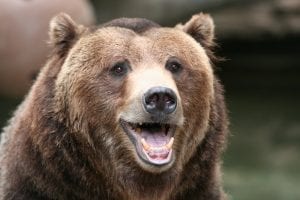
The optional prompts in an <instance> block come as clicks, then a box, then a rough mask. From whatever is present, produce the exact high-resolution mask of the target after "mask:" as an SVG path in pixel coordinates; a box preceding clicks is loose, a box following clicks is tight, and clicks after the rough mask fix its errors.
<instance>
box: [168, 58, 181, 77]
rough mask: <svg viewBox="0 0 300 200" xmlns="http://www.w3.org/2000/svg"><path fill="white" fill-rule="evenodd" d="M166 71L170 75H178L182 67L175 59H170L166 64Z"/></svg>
mask: <svg viewBox="0 0 300 200" xmlns="http://www.w3.org/2000/svg"><path fill="white" fill-rule="evenodd" d="M166 69H167V70H169V71H170V72H171V73H172V74H178V73H179V72H181V70H182V65H181V64H180V62H179V60H178V59H177V58H170V59H169V60H168V61H167V63H166Z"/></svg>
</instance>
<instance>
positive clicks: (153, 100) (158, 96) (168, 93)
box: [143, 87, 177, 114]
mask: <svg viewBox="0 0 300 200" xmlns="http://www.w3.org/2000/svg"><path fill="white" fill-rule="evenodd" d="M143 102H144V107H145V110H146V111H147V112H148V113H151V114H158V113H161V114H170V113H172V112H174V111H175V109H176V105H177V98H176V94H175V93H174V92H173V90H171V89H169V88H165V87H154V88H151V89H150V90H148V91H147V92H146V93H145V95H144V101H143Z"/></svg>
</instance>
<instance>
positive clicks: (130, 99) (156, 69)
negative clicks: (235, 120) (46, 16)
mask: <svg viewBox="0 0 300 200" xmlns="http://www.w3.org/2000/svg"><path fill="white" fill-rule="evenodd" d="M213 38H214V25H213V21H212V19H211V18H210V16H208V15H206V14H202V13H201V14H198V15H195V16H193V17H192V18H191V19H190V20H189V21H188V22H187V23H185V24H179V25H177V26H176V27H174V28H166V27H160V26H159V25H158V24H156V23H154V22H151V21H148V20H145V19H126V18H124V19H117V20H113V21H111V22H108V23H106V24H103V25H102V26H100V27H94V28H86V27H83V26H80V25H77V24H75V23H74V22H73V21H72V19H71V18H70V17H69V16H67V15H65V14H60V15H58V16H56V17H55V18H54V19H53V20H52V21H51V24H50V43H51V44H52V45H53V48H54V53H55V54H56V55H57V56H58V57H60V58H63V64H62V66H61V69H60V71H59V73H58V75H57V79H56V80H55V93H54V99H55V112H56V113H58V115H59V116H60V120H61V121H63V122H64V123H65V124H66V127H67V129H68V130H69V132H70V134H74V136H76V137H80V138H82V140H84V141H85V145H86V146H85V148H89V149H93V151H95V152H96V153H95V155H96V157H95V158H93V159H94V160H96V161H95V162H99V163H100V162H101V163H103V162H106V163H110V166H111V168H112V169H115V170H114V171H115V173H118V172H117V171H118V170H117V169H121V168H122V169H123V170H122V171H124V169H129V168H130V169H131V170H133V171H134V170H142V171H144V172H145V173H151V174H159V173H164V172H166V171H168V170H170V169H174V172H175V171H178V170H180V169H182V168H183V166H184V165H185V164H186V163H187V162H188V161H189V159H190V158H191V157H192V155H193V154H194V153H195V151H196V147H197V146H198V145H199V144H200V143H201V141H202V140H203V138H204V137H205V135H206V132H207V130H208V128H209V120H210V113H211V105H212V104H213V102H214V99H215V98H214V75H213V70H212V65H211V62H210V47H211V46H212V45H213ZM99 165H101V164H99ZM125 171H126V170H125Z"/></svg>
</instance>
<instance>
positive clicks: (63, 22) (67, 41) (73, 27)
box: [49, 13, 83, 56]
mask: <svg viewBox="0 0 300 200" xmlns="http://www.w3.org/2000/svg"><path fill="white" fill-rule="evenodd" d="M81 32H83V26H78V25H77V24H76V23H75V22H74V21H73V20H72V18H71V17H70V16H69V15H67V14H65V13H60V14H58V15H56V16H55V17H53V18H52V20H51V21H50V30H49V37H50V41H49V43H50V45H51V46H52V47H53V48H54V50H55V51H56V53H58V54H60V55H61V56H63V55H65V53H66V52H68V50H69V49H70V48H71V47H72V45H73V44H74V42H75V41H76V40H77V39H78V37H79V35H80V34H81Z"/></svg>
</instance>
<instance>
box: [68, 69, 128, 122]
mask: <svg viewBox="0 0 300 200" xmlns="http://www.w3.org/2000/svg"><path fill="white" fill-rule="evenodd" d="M76 82H77V83H76V84H75V85H78V87H77V88H76V90H75V91H74V93H73V94H70V95H72V97H71V98H72V99H73V102H75V105H74V106H75V107H78V108H77V109H80V108H84V110H82V111H78V112H81V113H85V115H86V117H87V119H88V120H89V121H95V122H97V121H98V122H100V121H101V122H102V123H104V124H112V122H114V121H115V122H116V123H117V121H116V116H117V113H118V108H119V107H120V106H121V105H122V104H123V102H122V101H123V98H122V96H123V95H124V90H125V85H126V83H125V80H112V79H111V78H110V77H109V76H107V75H106V74H105V73H102V74H100V75H99V76H97V77H92V76H89V75H87V76H86V77H83V78H81V79H77V80H76ZM114 125H115V124H114Z"/></svg>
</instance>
